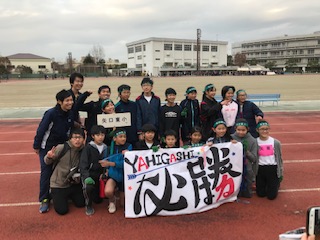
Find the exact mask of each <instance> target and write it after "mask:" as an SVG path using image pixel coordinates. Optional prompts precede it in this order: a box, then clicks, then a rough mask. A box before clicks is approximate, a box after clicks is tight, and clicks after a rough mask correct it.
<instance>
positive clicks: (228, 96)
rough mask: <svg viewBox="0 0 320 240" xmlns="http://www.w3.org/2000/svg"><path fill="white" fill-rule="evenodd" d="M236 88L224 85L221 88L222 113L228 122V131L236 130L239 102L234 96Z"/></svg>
mask: <svg viewBox="0 0 320 240" xmlns="http://www.w3.org/2000/svg"><path fill="white" fill-rule="evenodd" d="M234 92H235V88H234V86H224V87H223V88H222V89H221V96H222V101H221V103H220V104H221V105H222V109H221V114H222V117H223V119H224V121H225V122H226V124H227V128H228V131H229V132H230V133H232V132H233V131H234V128H233V126H234V124H235V121H236V118H237V114H238V104H237V102H235V101H234V100H233V99H232V98H233V96H234Z"/></svg>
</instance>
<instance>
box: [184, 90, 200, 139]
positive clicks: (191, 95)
mask: <svg viewBox="0 0 320 240" xmlns="http://www.w3.org/2000/svg"><path fill="white" fill-rule="evenodd" d="M185 96H186V99H184V100H183V101H182V102H181V103H180V107H181V110H182V111H181V123H182V127H181V138H182V141H183V144H187V143H188V141H189V140H190V134H191V129H192V128H193V127H195V126H199V125H200V108H199V102H198V100H197V99H196V97H197V89H196V88H195V87H188V88H187V90H186V94H185Z"/></svg>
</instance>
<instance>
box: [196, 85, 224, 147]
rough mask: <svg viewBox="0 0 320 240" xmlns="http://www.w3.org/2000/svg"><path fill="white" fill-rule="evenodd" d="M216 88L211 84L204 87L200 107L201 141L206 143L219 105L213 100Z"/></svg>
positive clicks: (216, 117) (218, 110) (219, 108)
mask: <svg viewBox="0 0 320 240" xmlns="http://www.w3.org/2000/svg"><path fill="white" fill-rule="evenodd" d="M215 95H216V88H215V87H214V86H213V84H208V85H206V86H205V88H204V91H203V96H202V102H201V105H200V120H201V124H202V140H203V141H207V139H208V138H209V133H210V130H211V128H212V126H213V123H214V122H215V121H216V120H217V119H218V114H219V113H220V110H221V105H220V104H219V103H218V102H217V101H216V100H215V99H214V96H215Z"/></svg>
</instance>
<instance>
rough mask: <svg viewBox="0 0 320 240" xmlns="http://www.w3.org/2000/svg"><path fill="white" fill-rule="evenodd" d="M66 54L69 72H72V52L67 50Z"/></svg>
mask: <svg viewBox="0 0 320 240" xmlns="http://www.w3.org/2000/svg"><path fill="white" fill-rule="evenodd" d="M68 56H69V72H70V74H72V67H73V66H72V52H68Z"/></svg>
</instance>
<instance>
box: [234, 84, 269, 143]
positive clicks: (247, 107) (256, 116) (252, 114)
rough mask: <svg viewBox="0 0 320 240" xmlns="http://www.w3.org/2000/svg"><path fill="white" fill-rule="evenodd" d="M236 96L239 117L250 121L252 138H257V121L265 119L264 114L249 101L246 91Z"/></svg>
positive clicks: (240, 91) (239, 91)
mask: <svg viewBox="0 0 320 240" xmlns="http://www.w3.org/2000/svg"><path fill="white" fill-rule="evenodd" d="M236 95H237V103H238V105H239V109H238V114H237V117H238V118H244V119H246V120H247V121H248V125H249V131H250V133H251V135H252V137H254V138H257V137H258V133H257V131H256V126H257V123H256V120H258V121H259V120H262V119H263V112H262V111H261V110H260V108H259V107H258V106H257V105H256V104H254V103H253V102H251V101H248V100H247V93H246V91H245V90H243V89H240V90H238V91H237V93H236Z"/></svg>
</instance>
